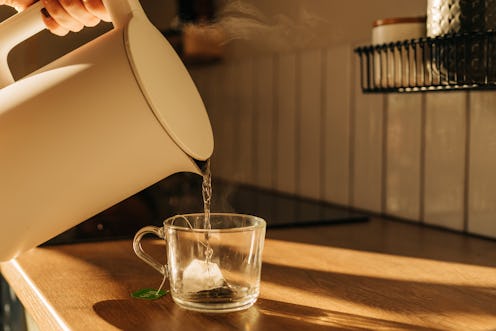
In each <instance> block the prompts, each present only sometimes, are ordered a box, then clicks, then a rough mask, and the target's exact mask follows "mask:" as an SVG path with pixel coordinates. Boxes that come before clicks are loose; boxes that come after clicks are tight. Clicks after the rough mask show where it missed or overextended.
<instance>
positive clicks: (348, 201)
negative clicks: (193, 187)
mask: <svg viewBox="0 0 496 331" xmlns="http://www.w3.org/2000/svg"><path fill="white" fill-rule="evenodd" d="M250 3H253V4H255V5H256V6H259V8H260V10H261V11H263V12H264V13H265V14H266V15H267V16H266V17H270V15H273V14H274V13H278V11H280V12H281V13H282V14H283V15H292V13H293V16H292V17H293V18H294V17H296V16H295V14H294V13H298V12H300V13H301V12H302V8H303V7H305V9H306V10H310V11H311V12H313V13H318V15H320V16H321V18H322V17H323V19H324V21H326V22H327V23H328V24H327V25H325V24H324V25H320V26H319V29H320V30H319V31H318V34H319V36H320V38H316V39H314V40H313V41H312V42H311V43H309V44H308V45H307V46H306V47H304V48H295V49H292V50H291V49H289V50H287V49H286V50H285V51H284V52H281V51H278V50H270V49H269V50H268V52H266V53H263V52H261V53H260V52H253V53H252V52H251V50H250V48H249V47H247V46H250V43H249V42H248V43H247V44H245V45H244V47H241V48H237V47H234V49H235V51H234V52H233V53H232V54H231V55H232V58H235V59H237V60H235V61H237V63H236V64H235V66H237V67H238V68H239V69H238V74H237V75H235V76H234V77H232V79H233V80H232V81H226V80H224V81H223V83H222V84H221V85H217V86H213V85H215V79H216V78H215V77H216V72H223V70H224V69H221V67H225V66H226V67H229V66H231V64H230V60H229V58H230V57H229V56H228V58H227V60H226V63H225V64H223V65H220V66H219V67H214V68H211V69H209V70H205V69H196V70H193V72H194V73H195V77H197V78H198V81H199V82H202V83H201V84H200V85H202V84H203V85H205V86H208V90H209V91H210V92H209V94H204V97H205V99H206V101H207V108H208V111H209V112H211V116H212V120H213V122H214V129H215V128H216V126H219V125H220V126H222V125H223V124H218V123H217V121H221V122H224V124H225V123H232V120H233V119H234V120H235V121H237V123H234V124H233V125H234V126H235V127H236V129H235V130H231V131H226V130H219V133H216V135H217V137H216V138H217V139H219V138H220V139H222V140H226V139H231V140H233V141H236V146H237V148H234V149H232V148H231V149H229V151H228V150H227V149H224V147H223V146H224V144H225V143H224V142H219V143H218V145H217V147H216V151H215V157H216V158H218V159H219V160H217V162H216V163H217V164H222V165H223V166H219V169H216V168H214V172H217V175H220V176H223V177H226V178H229V179H233V180H239V181H242V182H246V183H251V184H255V185H260V186H264V187H271V188H273V189H276V190H280V191H284V192H289V193H293V194H298V195H301V196H305V197H309V198H314V199H320V200H325V201H328V202H331V203H335V204H339V205H344V206H352V207H354V208H358V209H362V210H368V211H372V212H375V213H382V214H386V215H390V216H394V217H399V218H402V219H405V220H409V221H412V222H421V223H426V224H430V225H434V226H440V227H444V228H449V229H452V230H456V231H467V232H470V233H473V234H479V235H483V236H487V237H492V238H496V171H495V170H494V169H496V111H495V110H496V92H493V91H482V92H466V91H459V92H428V93H413V94H363V93H362V91H361V89H360V84H359V79H360V77H359V68H358V63H357V62H358V61H357V58H356V55H355V54H353V48H354V47H356V46H357V45H363V44H366V43H368V36H369V33H370V22H371V21H372V20H373V19H377V18H381V17H392V16H405V15H418V14H420V13H422V11H423V9H424V8H425V5H426V3H425V1H422V0H418V1H402V2H401V5H399V2H398V1H392V0H383V1H382V0H381V1H362V0H354V1H350V2H346V3H341V2H340V5H339V6H338V5H337V3H338V2H331V1H323V0H322V1H312V2H298V1H288V2H286V3H285V5H284V6H282V5H281V4H280V3H279V2H276V1H252V2H250ZM356 8H360V10H358V11H357V10H356ZM344 18H346V19H344ZM296 21H297V20H296ZM329 22H330V23H329ZM326 27H327V28H326ZM261 38H262V37H261ZM240 50H242V51H240ZM196 71H198V72H196ZM200 72H201V73H202V74H200V75H197V74H198V73H200ZM222 75H223V76H225V77H229V75H224V74H222ZM227 85H230V86H231V87H232V86H234V90H235V91H236V92H234V93H235V94H236V95H237V98H238V99H237V106H235V107H234V108H235V112H236V115H235V117H232V116H231V115H229V114H227V113H224V112H226V111H227V110H225V109H224V108H223V107H219V109H224V110H222V111H220V112H222V115H219V110H216V109H211V108H210V107H211V106H212V102H213V101H210V98H213V96H214V95H215V96H217V98H215V102H217V103H223V102H229V101H227V100H228V99H232V98H231V97H229V98H227V99H225V98H226V97H227V95H230V93H232V92H227V91H232V90H230V89H228V88H227ZM213 90H215V91H216V92H213ZM218 96H221V97H220V98H218ZM223 98H224V99H223ZM223 100H224V101H223ZM231 108H232V107H231ZM271 130H272V131H273V132H272V133H271V132H270V131H271ZM227 132H231V133H232V134H234V136H235V137H228V136H226V135H228V133H227ZM219 135H224V136H223V137H218V136H219ZM232 153H234V155H232ZM241 159H242V160H245V161H243V162H237V161H236V160H241ZM233 160H235V161H233ZM261 171H262V172H266V173H260V172H261Z"/></svg>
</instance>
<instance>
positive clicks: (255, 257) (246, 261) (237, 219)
mask: <svg viewBox="0 0 496 331" xmlns="http://www.w3.org/2000/svg"><path fill="white" fill-rule="evenodd" d="M265 228H266V223H265V221H264V220H263V219H261V218H259V217H256V216H250V215H242V214H227V213H226V214H224V213H212V214H210V229H206V228H205V214H203V213H199V214H189V215H176V216H173V217H170V218H168V219H166V220H165V221H164V225H163V227H155V226H145V227H143V228H142V229H140V230H139V231H138V232H137V233H136V235H135V237H134V241H133V248H134V251H135V253H136V255H137V256H138V257H139V258H140V259H142V260H143V261H144V262H146V263H147V264H149V265H150V266H152V267H153V268H155V269H156V270H157V271H158V272H160V273H161V274H162V275H164V276H165V277H168V278H169V284H170V293H171V295H172V299H173V300H174V302H175V303H176V304H178V305H179V306H181V307H183V308H186V309H190V310H196V311H202V312H230V311H237V310H243V309H247V308H249V307H251V306H252V305H253V304H254V303H255V301H256V300H257V298H258V295H259V293H260V273H261V269H262V251H263V245H264V239H265ZM147 234H153V235H155V236H157V237H159V238H162V239H164V240H165V245H166V255H167V263H166V264H161V263H159V262H157V261H156V260H155V259H154V258H152V257H151V256H150V255H149V254H147V253H146V252H144V251H143V248H142V247H141V240H142V238H143V237H144V236H145V235H147Z"/></svg>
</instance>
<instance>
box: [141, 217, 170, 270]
mask: <svg viewBox="0 0 496 331" xmlns="http://www.w3.org/2000/svg"><path fill="white" fill-rule="evenodd" d="M147 234H154V235H156V236H157V237H159V238H161V239H165V233H164V229H163V228H158V227H156V226H145V227H143V228H141V229H140V230H139V231H138V232H137V233H136V235H135V236H134V240H133V249H134V252H135V253H136V255H137V256H138V257H139V258H140V259H142V260H143V261H144V262H145V263H146V264H149V265H150V266H152V267H153V268H154V269H155V270H157V271H158V272H160V273H161V274H162V275H164V276H165V277H167V268H166V266H165V265H163V264H160V263H159V262H157V261H156V260H155V259H154V258H153V257H151V256H150V255H149V254H148V253H146V252H145V251H144V250H143V247H141V240H142V239H143V237H144V236H145V235H147Z"/></svg>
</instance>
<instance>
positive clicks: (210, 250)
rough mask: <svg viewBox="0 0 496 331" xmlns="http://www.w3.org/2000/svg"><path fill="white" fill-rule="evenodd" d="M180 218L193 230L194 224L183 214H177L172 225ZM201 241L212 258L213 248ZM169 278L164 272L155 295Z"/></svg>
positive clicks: (208, 255)
mask: <svg viewBox="0 0 496 331" xmlns="http://www.w3.org/2000/svg"><path fill="white" fill-rule="evenodd" d="M178 218H182V219H183V220H184V221H186V223H187V224H188V226H189V228H190V229H191V230H193V226H192V225H191V223H190V221H189V220H188V219H187V218H186V217H185V216H183V215H177V216H175V217H174V218H173V219H172V221H171V225H174V222H175V221H176V219H178ZM199 243H200V244H201V245H202V246H203V247H205V249H206V250H207V251H206V256H207V258H211V257H212V253H213V252H212V248H211V247H210V246H209V245H208V244H207V243H205V242H203V241H199ZM166 279H167V273H164V277H162V283H160V286H159V287H158V290H157V291H156V292H155V295H158V294H159V293H160V290H161V289H162V288H163V287H164V285H165V280H166Z"/></svg>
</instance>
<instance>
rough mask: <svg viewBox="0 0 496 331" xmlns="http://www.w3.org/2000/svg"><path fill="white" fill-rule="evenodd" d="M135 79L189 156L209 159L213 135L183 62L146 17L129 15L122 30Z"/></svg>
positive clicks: (156, 112) (156, 114)
mask: <svg viewBox="0 0 496 331" xmlns="http://www.w3.org/2000/svg"><path fill="white" fill-rule="evenodd" d="M124 42H125V45H126V52H127V56H128V59H129V62H130V63H131V67H132V69H133V71H134V75H135V77H136V80H137V82H138V84H139V86H140V88H141V91H142V93H143V95H144V96H145V98H146V100H147V102H148V104H149V105H150V107H151V109H152V111H153V112H154V114H155V116H156V117H157V119H158V120H159V121H160V123H161V125H162V126H163V128H164V129H165V130H166V131H167V133H168V134H169V135H170V136H171V138H172V139H173V140H174V141H175V142H176V144H178V146H179V147H180V148H181V149H182V150H183V151H184V152H185V153H187V154H188V155H189V156H190V157H192V158H194V159H197V160H202V161H203V160H206V159H208V158H209V157H210V156H211V154H212V152H213V145H214V143H213V134H212V128H211V126H210V121H209V119H208V115H207V112H206V110H205V106H204V104H203V101H202V99H201V97H200V94H199V93H198V90H197V89H196V87H195V84H194V83H193V81H192V79H191V77H190V76H189V73H188V71H187V70H186V68H185V67H184V65H183V63H182V61H181V60H180V59H179V57H178V55H177V54H176V52H175V51H174V49H173V48H172V46H171V45H170V44H169V43H168V42H167V40H166V39H165V38H164V37H163V36H162V34H161V33H160V32H159V31H158V30H157V29H156V28H155V27H154V26H153V25H152V24H151V23H150V22H149V21H148V20H147V19H146V17H140V16H135V17H132V18H131V20H130V21H129V23H128V25H127V26H126V28H125V31H124Z"/></svg>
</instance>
